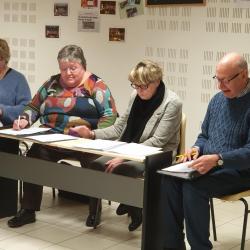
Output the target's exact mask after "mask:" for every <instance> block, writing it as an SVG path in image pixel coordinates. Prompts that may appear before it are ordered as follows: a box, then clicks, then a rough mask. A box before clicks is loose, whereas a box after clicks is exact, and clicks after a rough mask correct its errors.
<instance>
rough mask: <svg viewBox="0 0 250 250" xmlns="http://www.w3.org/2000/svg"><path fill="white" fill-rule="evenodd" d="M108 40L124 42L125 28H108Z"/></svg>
mask: <svg viewBox="0 0 250 250" xmlns="http://www.w3.org/2000/svg"><path fill="white" fill-rule="evenodd" d="M109 41H112V42H124V41H125V28H109Z"/></svg>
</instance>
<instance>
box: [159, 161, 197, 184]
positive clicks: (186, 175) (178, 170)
mask: <svg viewBox="0 0 250 250" xmlns="http://www.w3.org/2000/svg"><path fill="white" fill-rule="evenodd" d="M191 163H192V161H187V162H183V163H179V164H175V165H172V166H170V167H167V168H163V169H161V170H158V171H157V172H158V173H160V174H165V175H171V176H175V177H178V178H183V179H188V180H192V179H195V178H197V177H199V176H201V174H200V173H199V172H198V171H196V170H194V169H192V168H190V167H188V166H189V165H190V164H191Z"/></svg>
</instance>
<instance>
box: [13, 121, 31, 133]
mask: <svg viewBox="0 0 250 250" xmlns="http://www.w3.org/2000/svg"><path fill="white" fill-rule="evenodd" d="M28 124H29V122H28V121H27V120H26V119H22V118H21V119H16V120H15V121H14V122H13V127H12V128H13V129H15V130H21V129H24V128H26V127H27V126H28Z"/></svg>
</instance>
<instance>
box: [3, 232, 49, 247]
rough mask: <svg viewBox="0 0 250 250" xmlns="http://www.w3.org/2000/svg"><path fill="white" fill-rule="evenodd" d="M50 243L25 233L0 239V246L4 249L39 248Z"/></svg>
mask: <svg viewBox="0 0 250 250" xmlns="http://www.w3.org/2000/svg"><path fill="white" fill-rule="evenodd" d="M50 245H51V243H50V242H47V241H43V240H39V239H35V238H32V237H29V236H26V235H19V236H16V237H12V238H9V239H5V240H1V241H0V248H2V249H4V250H40V249H43V248H45V247H47V246H50Z"/></svg>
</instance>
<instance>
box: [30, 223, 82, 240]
mask: <svg viewBox="0 0 250 250" xmlns="http://www.w3.org/2000/svg"><path fill="white" fill-rule="evenodd" d="M26 235H28V236H30V237H33V238H37V239H41V240H45V241H49V242H52V243H59V242H62V241H65V240H68V239H70V238H74V237H76V236H78V235H80V233H78V232H74V231H72V230H68V229H67V228H62V227H58V226H54V225H49V226H45V227H42V228H40V229H37V230H33V231H32V232H28V233H26Z"/></svg>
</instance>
